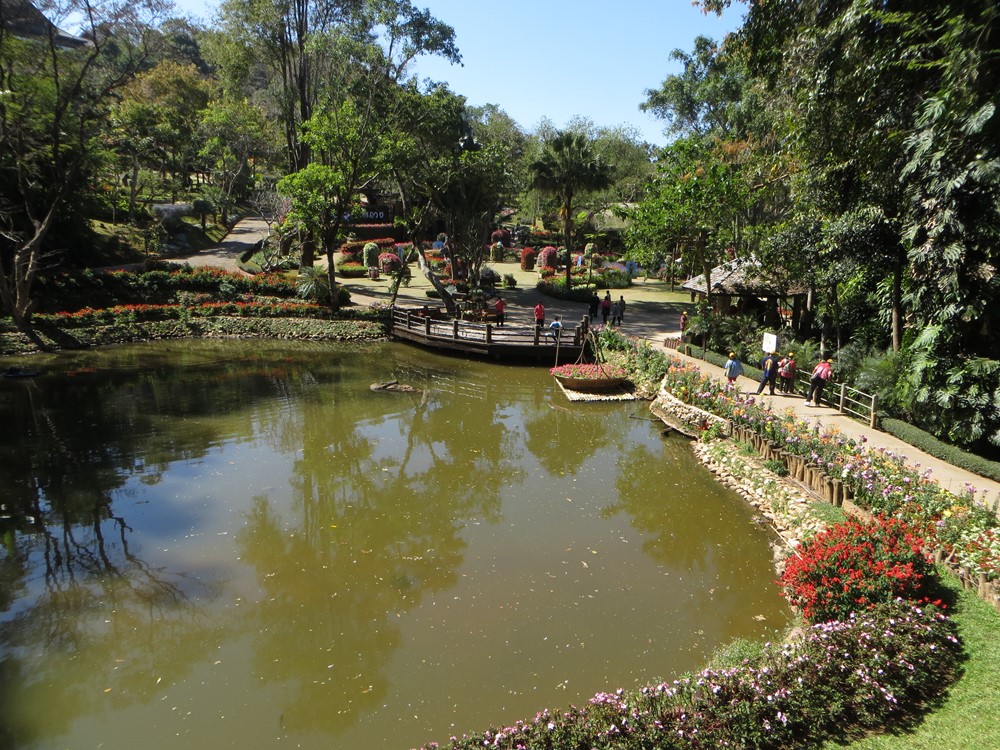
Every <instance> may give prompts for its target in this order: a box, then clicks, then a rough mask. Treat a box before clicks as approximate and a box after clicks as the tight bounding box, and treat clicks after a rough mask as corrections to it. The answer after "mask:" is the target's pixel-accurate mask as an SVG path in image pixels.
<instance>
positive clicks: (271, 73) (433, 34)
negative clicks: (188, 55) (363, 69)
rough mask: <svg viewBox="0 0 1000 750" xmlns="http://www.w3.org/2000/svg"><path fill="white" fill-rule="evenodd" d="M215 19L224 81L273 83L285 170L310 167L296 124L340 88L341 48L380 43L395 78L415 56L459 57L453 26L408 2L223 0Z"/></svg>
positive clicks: (400, 74) (390, 75) (307, 149)
mask: <svg viewBox="0 0 1000 750" xmlns="http://www.w3.org/2000/svg"><path fill="white" fill-rule="evenodd" d="M220 17H221V26H222V30H223V31H224V32H225V39H226V40H227V42H228V50H227V51H226V52H225V53H223V54H221V55H219V57H220V58H221V60H220V62H221V63H222V67H223V68H224V74H225V75H226V77H227V78H228V79H229V80H231V81H235V82H241V83H246V82H249V81H253V80H255V74H256V73H257V72H258V71H259V70H260V69H261V68H264V69H265V70H266V71H267V72H266V74H265V76H264V79H265V80H268V81H271V82H273V90H272V100H273V102H274V104H275V108H276V113H277V115H278V119H279V121H280V122H281V124H282V127H283V129H284V134H285V147H286V152H287V156H288V170H289V171H295V170H297V169H300V168H302V167H304V166H305V165H306V164H308V163H309V160H310V157H309V146H308V143H306V142H305V141H303V139H302V138H301V126H302V124H303V123H305V122H307V121H308V120H309V118H310V117H312V115H313V113H314V111H315V110H316V108H317V106H318V105H321V104H322V103H323V102H325V101H328V100H329V98H330V97H329V88H330V87H331V86H333V87H336V86H338V85H339V82H338V81H337V80H336V74H335V72H334V69H335V68H336V67H338V66H339V59H340V58H341V57H342V56H343V54H344V51H345V47H353V46H355V45H360V46H361V47H367V46H370V45H378V46H379V47H380V48H381V49H382V50H383V52H384V54H385V58H386V59H387V60H391V61H392V64H391V66H390V67H389V68H388V69H387V70H386V73H387V74H388V76H389V77H390V78H392V79H394V80H397V81H398V80H400V79H401V77H402V76H403V74H404V73H405V72H406V68H407V66H408V65H409V63H410V62H411V61H412V60H413V59H414V58H416V57H417V56H419V55H423V54H441V55H444V56H445V57H446V58H447V59H449V60H452V61H454V62H458V61H459V60H460V57H459V55H458V50H457V48H456V47H455V42H454V36H455V34H454V31H453V29H452V28H451V27H450V26H448V25H447V24H444V23H442V22H441V21H438V20H437V19H436V18H434V17H433V16H431V15H430V13H429V12H428V11H426V10H419V9H417V8H415V7H414V6H413V5H412V4H411V3H410V2H408V1H407V0H224V2H223V3H222V5H221V6H220ZM217 41H218V40H217ZM258 80H259V79H258Z"/></svg>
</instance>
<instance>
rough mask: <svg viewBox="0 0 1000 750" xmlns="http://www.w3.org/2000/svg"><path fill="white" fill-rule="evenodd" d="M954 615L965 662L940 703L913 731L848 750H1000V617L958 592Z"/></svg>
mask: <svg viewBox="0 0 1000 750" xmlns="http://www.w3.org/2000/svg"><path fill="white" fill-rule="evenodd" d="M943 578H944V580H945V582H946V584H947V585H948V586H949V587H950V588H952V589H955V590H956V591H959V588H960V587H959V586H958V583H957V581H956V580H955V579H954V578H952V577H951V576H949V575H947V574H943ZM952 614H953V617H954V618H955V621H956V623H957V624H958V628H959V633H960V635H961V638H962V640H963V642H964V643H965V647H966V651H967V653H968V657H969V658H968V661H966V662H965V665H964V670H965V673H964V674H963V675H962V678H961V679H960V680H959V681H958V682H957V683H955V685H954V686H952V689H951V691H950V693H949V694H948V697H947V699H946V700H945V702H944V703H943V705H941V706H940V707H939V708H937V709H936V710H934V711H933V712H932V713H930V714H928V715H927V716H926V717H925V718H924V721H923V722H922V723H921V724H920V725H919V726H917V727H916V728H914V729H913V730H912V731H907V732H906V733H903V734H895V735H893V734H887V735H879V736H875V737H868V738H865V739H863V740H859V741H857V742H852V743H850V744H849V745H847V747H848V748H850V750H988V749H990V748H1000V721H997V719H1000V613H997V611H996V610H995V609H993V608H992V607H991V606H989V605H988V604H986V603H985V602H983V601H982V600H981V599H979V598H978V597H976V595H975V594H973V593H972V592H968V591H959V593H958V603H957V605H956V608H955V611H954V612H953V613H952ZM826 747H827V750H832V748H836V747H841V746H840V745H836V744H833V743H830V744H828V745H827V746H826Z"/></svg>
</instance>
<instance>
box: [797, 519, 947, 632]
mask: <svg viewBox="0 0 1000 750" xmlns="http://www.w3.org/2000/svg"><path fill="white" fill-rule="evenodd" d="M923 548H924V540H923V539H922V538H920V537H919V536H918V535H917V534H916V533H914V530H913V527H912V526H910V525H909V524H907V523H906V522H905V521H902V520H900V519H896V518H889V519H886V518H876V520H875V521H874V522H873V523H861V522H859V521H846V522H844V523H838V524H836V525H834V526H831V527H829V528H828V529H826V530H825V531H823V532H821V533H819V534H817V535H816V536H815V537H813V538H812V539H811V540H810V541H809V542H808V543H806V544H805V545H803V547H802V548H801V549H800V550H799V554H797V555H795V556H793V557H791V558H789V560H788V564H787V565H786V567H785V572H784V573H783V574H782V576H781V581H780V583H781V585H782V586H783V587H784V594H785V597H786V598H787V599H788V600H789V601H790V602H791V603H792V604H793V605H795V606H797V607H799V608H801V609H802V614H803V615H804V616H805V617H806V618H808V619H809V620H811V621H813V622H828V621H830V620H846V619H847V618H848V617H849V616H850V614H851V613H852V612H860V611H863V610H867V609H871V608H872V607H873V606H875V605H876V604H880V603H883V602H888V601H893V600H894V599H896V598H899V597H901V598H903V599H906V600H908V601H911V602H927V601H928V596H927V594H928V590H927V584H928V580H929V577H932V576H933V572H934V569H933V567H932V565H931V563H930V561H929V560H928V559H927V556H926V555H925V554H924V552H923ZM934 604H940V602H934Z"/></svg>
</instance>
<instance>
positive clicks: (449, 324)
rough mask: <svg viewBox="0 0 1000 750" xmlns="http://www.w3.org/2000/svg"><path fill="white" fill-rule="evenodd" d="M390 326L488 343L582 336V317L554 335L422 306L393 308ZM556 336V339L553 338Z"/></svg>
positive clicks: (577, 341) (576, 341)
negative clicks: (462, 317)
mask: <svg viewBox="0 0 1000 750" xmlns="http://www.w3.org/2000/svg"><path fill="white" fill-rule="evenodd" d="M392 322H393V328H394V329H395V328H405V329H407V330H409V331H417V332H421V333H423V336H424V338H427V339H435V338H437V339H451V340H453V341H467V342H470V343H475V344H483V345H486V346H489V345H491V344H503V345H505V346H506V345H512V346H555V345H556V343H560V344H562V345H563V346H582V345H583V342H584V340H585V338H586V330H587V327H588V323H587V321H586V319H584V320H583V321H581V322H580V323H579V324H578V325H577V326H576V327H575V328H572V329H571V328H569V327H568V326H566V327H564V328H563V329H562V331H561V334H560V335H559V336H558V337H557V336H556V335H555V334H554V333H553V331H552V330H551V329H548V328H545V329H542V328H538V327H537V326H523V325H516V324H510V325H503V326H498V325H496V324H494V323H474V322H471V321H465V320H449V319H447V318H446V317H445V316H444V313H442V311H441V310H440V309H436V308H425V309H424V310H413V309H398V308H397V309H394V310H393V311H392ZM557 338H558V342H557Z"/></svg>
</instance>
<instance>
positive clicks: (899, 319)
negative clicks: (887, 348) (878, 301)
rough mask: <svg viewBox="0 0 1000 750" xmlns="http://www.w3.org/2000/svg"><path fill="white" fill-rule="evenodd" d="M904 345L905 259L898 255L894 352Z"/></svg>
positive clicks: (894, 285)
mask: <svg viewBox="0 0 1000 750" xmlns="http://www.w3.org/2000/svg"><path fill="white" fill-rule="evenodd" d="M902 345H903V259H902V258H901V257H900V255H899V254H898V253H897V255H896V264H895V268H893V271H892V351H893V352H898V351H899V350H900V348H901V347H902Z"/></svg>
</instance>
